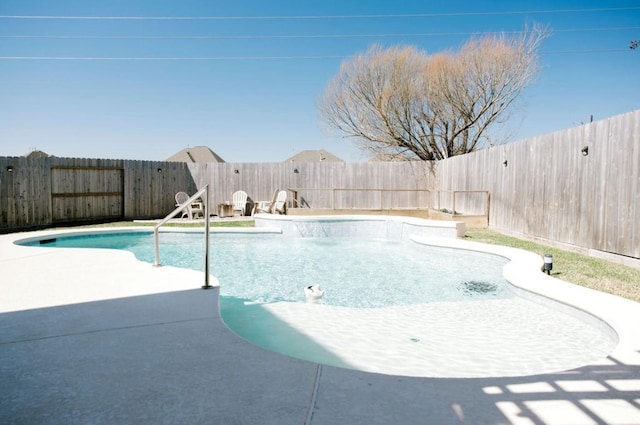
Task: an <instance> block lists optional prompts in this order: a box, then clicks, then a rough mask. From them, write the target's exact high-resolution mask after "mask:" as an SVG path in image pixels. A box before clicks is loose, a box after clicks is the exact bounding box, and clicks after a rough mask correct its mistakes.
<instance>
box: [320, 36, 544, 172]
mask: <svg viewBox="0 0 640 425" xmlns="http://www.w3.org/2000/svg"><path fill="white" fill-rule="evenodd" d="M548 36H549V31H548V29H547V28H543V27H539V26H534V27H533V28H531V29H530V30H529V29H527V30H526V31H525V32H524V35H523V36H522V37H507V36H505V35H499V36H496V35H491V36H483V37H479V38H475V39H472V40H470V41H469V42H467V43H466V44H465V45H463V46H462V47H461V48H460V50H459V51H458V52H443V53H439V54H436V55H431V56H429V55H427V54H426V53H424V52H421V51H419V50H418V49H416V48H415V47H411V46H405V47H402V46H396V47H391V48H388V49H383V48H382V47H381V46H378V45H375V46H372V47H371V48H370V49H369V50H367V51H366V52H365V53H363V54H360V55H358V56H357V57H356V58H355V59H353V60H351V61H348V62H345V63H343V64H342V66H341V69H340V72H339V73H338V75H337V76H336V77H335V78H334V79H333V81H332V82H331V83H330V84H329V86H328V87H327V90H326V92H325V95H324V97H323V99H322V100H321V102H320V104H319V111H320V116H321V117H322V119H323V120H324V122H325V123H326V124H327V125H328V126H329V127H330V128H333V129H335V130H337V131H338V132H339V133H340V134H342V135H343V136H346V137H350V138H353V139H355V140H356V141H357V142H358V143H360V145H361V147H363V148H364V149H366V150H367V151H369V152H370V154H371V156H372V157H375V158H393V159H396V158H404V159H408V160H412V159H421V160H437V159H443V158H447V157H450V156H454V155H460V154H463V153H467V152H471V151H474V150H476V149H480V148H482V147H485V146H486V145H488V144H489V140H488V135H487V134H488V130H489V129H490V127H491V126H492V125H493V124H495V123H502V122H504V121H505V120H507V119H508V117H509V113H508V112H509V107H510V106H511V104H512V103H513V102H515V100H516V99H517V98H518V96H519V95H520V93H521V92H522V91H523V90H524V88H526V87H527V86H528V85H529V84H530V83H531V81H532V80H533V78H534V77H535V75H536V74H537V72H538V55H537V52H538V48H539V46H540V44H541V42H542V41H543V40H544V39H545V38H546V37H548Z"/></svg>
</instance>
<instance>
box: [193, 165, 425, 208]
mask: <svg viewBox="0 0 640 425" xmlns="http://www.w3.org/2000/svg"><path fill="white" fill-rule="evenodd" d="M189 170H190V171H191V173H192V175H193V179H194V181H195V182H196V184H197V186H198V187H202V186H203V185H204V184H207V183H209V184H210V187H211V205H210V207H212V211H215V208H216V206H217V204H220V203H224V202H230V201H231V197H232V195H233V193H234V192H235V191H237V190H243V191H245V192H247V194H248V195H249V198H250V201H253V202H256V201H269V200H271V199H272V198H273V194H274V192H275V191H276V190H278V189H281V190H286V189H293V190H296V188H300V189H298V192H299V193H298V195H297V196H298V200H297V201H295V202H296V203H297V204H296V205H297V206H304V207H310V208H334V207H335V208H353V207H354V206H355V205H358V206H360V208H372V209H373V208H380V205H381V203H383V204H384V208H387V207H389V208H393V207H397V206H402V205H408V204H409V203H411V204H413V205H418V204H423V205H427V204H428V203H427V201H426V198H425V197H424V196H423V195H420V196H422V198H423V199H424V200H423V199H421V198H420V196H418V194H420V193H423V194H424V193H426V192H427V191H428V190H429V189H430V188H431V187H432V186H433V184H434V181H433V165H432V164H431V163H428V162H423V161H415V162H370V163H344V162H317V163H313V162H312V163H290V162H287V163H208V164H189ZM392 194H394V195H392ZM409 194H413V195H411V196H409ZM289 195H290V199H289V202H292V199H293V198H292V196H293V193H290V194H289ZM393 197H395V198H393ZM290 206H291V204H290Z"/></svg>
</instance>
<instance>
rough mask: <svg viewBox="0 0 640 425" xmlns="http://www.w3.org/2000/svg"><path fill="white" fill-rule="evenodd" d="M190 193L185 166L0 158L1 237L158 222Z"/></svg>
mask: <svg viewBox="0 0 640 425" xmlns="http://www.w3.org/2000/svg"><path fill="white" fill-rule="evenodd" d="M195 190H196V186H195V183H194V182H193V179H192V178H191V175H190V173H189V171H188V169H187V166H186V164H184V163H178V162H157V161H127V160H111V159H86V158H57V157H48V158H28V157H0V232H9V231H16V230H20V229H30V228H38V227H47V226H51V225H57V224H64V223H86V222H101V221H113V220H121V219H136V218H157V217H162V216H164V215H165V214H166V212H167V211H170V210H171V209H172V208H173V207H174V204H175V200H174V198H173V196H174V194H175V193H176V192H178V191H186V192H191V193H193V192H195Z"/></svg>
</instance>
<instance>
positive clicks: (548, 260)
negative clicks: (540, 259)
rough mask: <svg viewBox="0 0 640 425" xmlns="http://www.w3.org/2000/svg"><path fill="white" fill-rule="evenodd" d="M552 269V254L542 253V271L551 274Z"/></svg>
mask: <svg viewBox="0 0 640 425" xmlns="http://www.w3.org/2000/svg"><path fill="white" fill-rule="evenodd" d="M552 269H553V255H551V254H544V271H545V272H547V274H551V270H552Z"/></svg>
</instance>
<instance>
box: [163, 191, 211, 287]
mask: <svg viewBox="0 0 640 425" xmlns="http://www.w3.org/2000/svg"><path fill="white" fill-rule="evenodd" d="M200 197H204V199H203V201H204V202H203V203H204V218H205V220H204V243H205V248H204V285H202V289H211V288H213V286H211V285H210V284H209V185H208V184H206V185H204V187H203V188H202V189H200V190H199V191H197V192H196V193H195V194H194V195H193V196H192V197H190V198H189V199H187V200H186V201H185V202H184V203H183V204H180V205H178V206H177V207H176V209H175V210H173V211H171V212H170V213H169V214H168V215H167V216H166V217H165V218H163V219H162V220H160V222H159V223H158V224H156V225H155V226H154V227H153V244H154V252H155V261H154V263H153V266H154V267H160V266H161V264H160V245H159V230H160V227H162V225H163V224H165V223H166V222H167V221H169V220H171V219H172V218H174V217H175V216H176V215H178V214H180V213H181V212H182V210H183V209H184V208H185V207H186V206H187V205H189V204H190V203H191V202H194V201H195V200H196V199H198V198H200Z"/></svg>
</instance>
